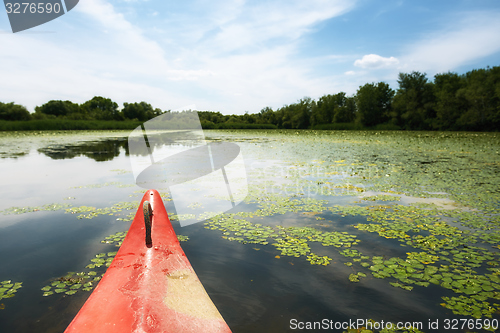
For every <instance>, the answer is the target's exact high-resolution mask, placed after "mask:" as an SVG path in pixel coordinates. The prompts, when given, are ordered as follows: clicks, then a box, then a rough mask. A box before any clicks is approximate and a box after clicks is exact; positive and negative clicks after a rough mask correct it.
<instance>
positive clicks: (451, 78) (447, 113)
mask: <svg viewBox="0 0 500 333" xmlns="http://www.w3.org/2000/svg"><path fill="white" fill-rule="evenodd" d="M465 86H466V81H465V79H464V77H462V76H459V75H458V74H456V73H451V72H448V73H443V74H436V75H435V76H434V95H435V98H436V104H435V109H436V123H435V127H436V128H437V129H441V130H446V129H451V130H456V129H458V127H457V124H456V122H457V120H458V118H459V117H460V116H461V115H462V114H464V113H465V112H466V111H467V108H468V105H467V104H468V102H467V99H466V98H465V97H464V96H463V93H459V92H460V90H461V89H463V88H464V87H465Z"/></svg>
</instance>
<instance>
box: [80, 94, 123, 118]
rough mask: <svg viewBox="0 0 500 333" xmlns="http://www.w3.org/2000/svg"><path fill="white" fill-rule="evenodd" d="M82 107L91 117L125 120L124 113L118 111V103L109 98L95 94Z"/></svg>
mask: <svg viewBox="0 0 500 333" xmlns="http://www.w3.org/2000/svg"><path fill="white" fill-rule="evenodd" d="M81 109H82V111H83V112H84V114H86V116H87V117H88V118H89V119H96V120H123V114H122V113H121V112H120V111H118V104H116V103H115V102H113V101H112V100H111V99H109V98H104V97H101V96H95V97H94V98H92V99H91V100H88V101H86V102H85V103H83V104H82V105H81Z"/></svg>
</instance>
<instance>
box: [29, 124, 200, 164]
mask: <svg viewBox="0 0 500 333" xmlns="http://www.w3.org/2000/svg"><path fill="white" fill-rule="evenodd" d="M194 136H195V134H193V133H191V132H189V131H183V132H178V133H176V134H175V135H172V136H169V135H161V133H157V134H152V135H150V137H152V138H154V142H155V145H154V147H152V149H153V150H161V149H162V148H165V147H167V146H173V145H182V146H186V147H191V146H192V145H193V143H192V142H193V140H194V139H195V137H194ZM127 138H128V137H127V136H123V137H114V138H107V139H102V140H94V141H80V142H72V143H64V144H50V145H48V146H45V147H41V148H38V149H37V151H38V152H39V153H42V154H44V155H46V156H48V157H50V158H51V159H54V160H64V159H72V158H75V157H79V156H86V157H88V158H90V159H92V160H94V161H97V162H104V161H111V160H113V159H114V158H115V157H118V156H119V155H120V153H121V152H122V151H124V152H125V156H128V155H129V146H128V142H127ZM23 154H24V153H23ZM139 154H142V155H144V154H147V153H145V152H139Z"/></svg>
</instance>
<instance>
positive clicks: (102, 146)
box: [38, 138, 127, 162]
mask: <svg viewBox="0 0 500 333" xmlns="http://www.w3.org/2000/svg"><path fill="white" fill-rule="evenodd" d="M121 148H123V149H125V151H126V150H127V140H126V138H113V139H109V140H100V141H88V142H79V143H76V144H60V145H50V146H47V147H43V148H39V149H38V152H39V153H42V154H44V155H46V156H48V157H50V158H52V159H54V160H64V159H72V158H75V157H79V156H86V157H88V158H90V159H93V160H94V161H97V162H103V161H110V160H112V159H113V158H115V157H117V156H119V155H120V151H121Z"/></svg>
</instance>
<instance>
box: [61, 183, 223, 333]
mask: <svg viewBox="0 0 500 333" xmlns="http://www.w3.org/2000/svg"><path fill="white" fill-rule="evenodd" d="M65 332H68V333H69V332H78V333H82V332H106V333H110V332H120V333H126V332H147V333H153V332H162V333H163V332H231V330H230V329H229V327H228V326H227V324H226V322H225V321H224V319H223V318H222V316H221V315H220V313H219V311H218V310H217V308H216V307H215V305H214V304H213V302H212V301H211V299H210V297H209V296H208V294H207V292H206V291H205V288H204V287H203V285H202V284H201V282H200V280H199V279H198V277H197V276H196V273H195V272H194V270H193V267H192V266H191V264H190V263H189V261H188V259H187V257H186V255H185V254H184V251H183V250H182V248H181V246H180V244H179V241H178V240H177V236H176V234H175V232H174V229H173V228H172V224H171V223H170V220H169V218H168V215H167V211H166V210H165V206H164V205H163V201H162V199H161V197H160V195H159V194H158V192H157V191H155V190H148V191H147V192H146V193H145V194H144V197H143V198H142V201H141V204H140V206H139V209H138V210H137V213H136V215H135V218H134V221H133V222H132V224H131V226H130V229H129V231H128V233H127V236H126V237H125V239H124V241H123V244H122V246H121V247H120V250H119V251H118V253H117V254H116V256H115V258H114V260H113V262H112V263H111V265H110V266H109V268H108V270H107V271H106V274H104V276H103V278H102V279H101V281H100V282H99V284H98V285H97V287H96V288H95V290H94V291H93V292H92V294H91V295H90V297H89V298H88V300H87V301H86V302H85V304H84V305H83V307H82V308H81V310H80V311H79V312H78V314H77V315H76V317H75V318H74V319H73V321H72V322H71V324H70V325H69V326H68V328H67V329H66V331H65Z"/></svg>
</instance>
